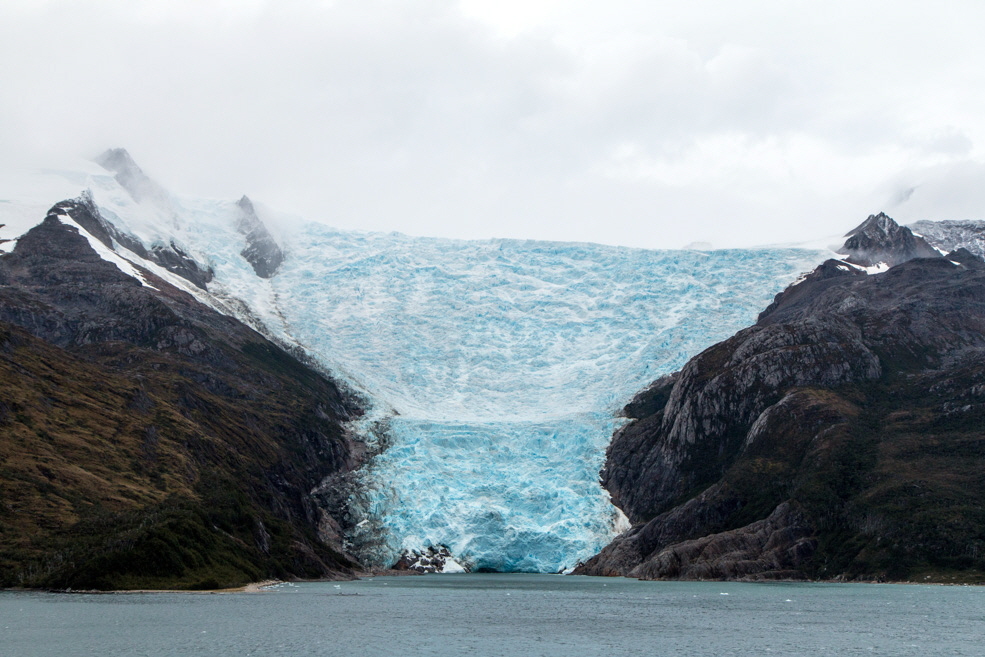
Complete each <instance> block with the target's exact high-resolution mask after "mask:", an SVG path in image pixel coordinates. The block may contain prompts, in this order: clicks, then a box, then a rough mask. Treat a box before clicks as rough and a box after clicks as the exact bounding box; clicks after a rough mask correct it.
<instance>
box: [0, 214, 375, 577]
mask: <svg viewBox="0 0 985 657" xmlns="http://www.w3.org/2000/svg"><path fill="white" fill-rule="evenodd" d="M87 214H88V216H87ZM59 216H72V217H73V218H74V219H75V220H76V221H77V222H78V223H79V224H81V225H83V226H87V227H90V226H91V227H92V231H93V234H94V235H95V236H96V237H97V238H98V239H102V240H104V243H105V238H107V237H108V236H106V235H100V234H99V222H98V217H96V216H93V213H92V211H91V209H87V207H86V203H85V200H84V199H82V200H78V201H73V202H64V203H59V204H57V205H56V206H55V207H53V208H52V210H51V212H49V215H48V217H47V218H46V219H45V221H44V222H43V223H42V224H40V225H38V226H37V227H35V228H33V229H32V230H31V231H29V232H28V233H27V234H25V235H24V236H23V237H21V239H20V240H19V241H18V243H17V246H16V248H15V249H14V251H13V252H12V253H11V254H9V255H4V256H0V586H12V585H16V586H50V587H57V588H67V587H71V588H76V589H77V588H176V587H177V588H181V587H192V588H196V587H197V588H214V587H217V586H225V585H233V584H242V583H245V582H247V581H250V580H257V579H262V578H266V577H280V578H290V577H351V576H352V573H353V569H354V568H356V567H357V566H358V564H356V563H355V562H354V560H353V559H352V558H351V557H349V556H348V555H347V554H345V552H344V550H343V547H342V545H341V539H340V537H339V520H338V519H339V518H341V517H342V516H343V514H344V509H341V508H334V509H332V508H330V509H325V508H321V507H320V506H319V505H318V504H316V503H315V502H314V501H313V499H312V497H311V491H312V490H313V489H315V488H316V487H317V486H319V485H324V482H325V481H326V478H328V479H329V480H331V478H332V477H333V476H334V477H339V478H342V477H344V475H345V473H346V472H348V471H349V470H350V469H352V468H353V467H355V466H356V465H357V464H358V463H359V461H360V458H361V451H360V450H361V446H360V444H358V443H356V442H354V441H353V440H352V439H351V438H350V436H349V435H348V434H347V432H346V430H345V429H344V426H343V425H344V423H345V422H346V421H348V420H350V419H352V418H353V417H355V416H357V415H358V414H359V413H360V409H359V408H358V406H357V405H356V404H355V403H354V401H353V400H352V399H351V398H350V397H349V396H348V395H347V394H346V393H345V392H344V391H343V390H341V389H340V388H339V387H338V386H337V385H336V384H335V383H334V382H333V381H331V380H329V379H327V378H326V377H325V376H323V375H322V374H321V373H319V372H318V371H316V370H314V369H312V368H311V367H310V366H309V365H307V364H305V363H303V362H301V361H299V360H298V359H297V358H296V357H294V356H292V355H291V354H288V353H286V352H285V351H283V350H282V349H280V348H279V347H278V346H277V345H275V344H273V343H271V342H269V341H268V340H266V339H265V338H264V337H262V336H261V335H259V334H257V333H256V332H255V331H253V330H252V329H250V328H248V327H246V326H245V325H243V324H242V323H240V322H238V321H236V320H234V319H232V318H229V317H226V316H223V315H220V314H218V313H216V312H214V311H213V310H211V309H210V308H207V307H206V306H203V305H202V304H200V303H198V302H197V301H195V300H194V299H193V298H192V297H191V296H189V295H188V294H186V293H184V292H182V291H180V290H178V289H176V288H174V287H172V286H170V285H169V284H168V283H166V282H165V281H163V280H161V279H159V278H157V277H155V276H153V275H152V274H151V273H149V272H147V271H142V272H141V274H142V275H143V277H144V279H145V280H146V282H147V285H143V284H142V283H141V282H140V281H139V280H137V279H136V278H134V277H132V276H130V275H128V274H125V273H123V271H121V270H120V269H119V268H118V267H117V266H116V265H114V264H112V263H110V262H107V261H106V260H103V259H102V258H100V257H99V255H98V254H97V253H96V252H95V251H94V250H93V249H92V248H91V247H90V245H89V242H88V241H87V240H86V238H85V237H83V236H82V235H81V234H80V233H79V231H78V230H77V229H76V228H74V227H72V226H69V225H66V223H64V222H63V221H61V220H60V219H59ZM87 222H88V224H87ZM336 497H337V498H339V499H343V498H344V496H342V495H338V496H336Z"/></svg>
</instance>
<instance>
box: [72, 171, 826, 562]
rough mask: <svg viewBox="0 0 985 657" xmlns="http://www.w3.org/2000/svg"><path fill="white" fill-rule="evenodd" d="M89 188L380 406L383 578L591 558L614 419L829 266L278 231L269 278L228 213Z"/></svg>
mask: <svg viewBox="0 0 985 657" xmlns="http://www.w3.org/2000/svg"><path fill="white" fill-rule="evenodd" d="M85 183H86V185H87V186H88V187H89V188H90V189H91V190H92V193H93V196H94V198H95V200H96V202H97V204H98V205H99V206H100V209H101V211H102V212H103V214H104V216H105V217H106V218H107V219H108V220H110V221H112V222H113V223H115V224H116V225H117V226H118V227H120V228H121V229H124V230H126V231H127V232H130V233H132V234H133V235H135V236H138V237H139V238H140V239H141V240H142V241H143V242H144V244H145V246H147V247H151V246H153V245H155V244H163V243H168V242H171V241H174V242H175V243H176V244H177V245H178V246H180V247H181V249H182V250H183V251H184V252H186V253H189V254H190V255H192V256H193V257H195V258H196V259H198V260H199V261H200V262H202V263H204V264H207V265H209V266H211V267H212V268H213V269H214V271H215V279H214V280H213V281H212V282H210V283H209V290H210V292H211V293H212V294H211V295H210V296H208V297H203V296H201V291H200V290H197V289H195V288H194V287H193V286H190V285H184V287H185V289H187V290H188V291H189V292H190V293H192V294H196V295H199V296H200V298H202V299H203V300H204V301H206V302H208V303H211V304H213V305H215V306H216V307H218V308H220V309H221V310H223V311H225V312H229V313H232V314H237V315H239V316H240V317H242V318H244V319H248V320H251V321H254V322H257V321H259V322H262V324H263V325H264V327H265V330H267V331H268V332H269V333H272V334H273V335H274V336H275V337H278V338H280V339H281V340H283V341H285V342H289V343H294V344H299V345H302V346H303V347H304V348H305V349H306V350H308V351H309V353H311V354H312V355H313V356H314V357H316V358H317V359H319V360H320V361H321V362H322V363H323V364H324V365H325V366H326V367H328V368H329V369H331V370H332V371H333V372H334V373H335V374H336V375H337V376H339V377H340V378H342V379H344V380H346V381H347V382H348V383H349V384H350V385H352V386H353V387H354V388H356V389H358V390H361V391H363V392H365V393H366V395H367V397H368V398H369V399H370V400H371V402H372V404H373V407H372V409H371V412H370V413H369V415H368V416H367V418H366V419H365V420H364V421H363V422H362V423H361V424H359V425H357V426H356V427H355V429H356V430H357V431H362V432H364V433H365V435H366V436H367V438H368V439H379V440H380V441H382V442H383V443H384V444H386V445H387V446H388V448H387V449H386V450H385V451H383V452H382V453H380V454H379V455H378V456H376V457H374V458H373V459H372V460H371V461H370V462H369V463H368V464H367V466H366V467H365V468H364V469H363V470H362V471H361V473H360V477H361V483H362V486H361V487H360V488H359V490H358V491H357V492H356V493H355V494H354V496H353V498H352V500H351V501H350V503H351V511H352V512H353V514H354V515H355V519H356V520H357V521H358V524H357V525H356V527H355V529H353V530H352V532H351V533H350V535H349V537H348V538H349V540H350V542H351V546H352V549H353V550H354V551H355V552H356V553H357V554H358V555H359V556H360V557H361V558H362V559H363V560H364V561H365V562H366V563H367V564H370V565H380V566H387V565H390V564H392V563H393V562H394V561H396V559H397V558H398V557H399V555H400V554H401V552H402V551H404V550H408V549H410V550H413V549H416V550H422V551H423V550H424V549H426V548H427V547H429V546H436V545H446V546H448V547H449V548H450V549H451V551H452V553H453V554H454V555H455V557H456V558H457V559H458V560H460V561H462V562H463V563H466V564H468V565H470V566H471V567H473V568H489V569H495V570H524V571H539V572H557V571H560V570H565V569H567V568H570V567H571V566H573V565H575V564H576V563H577V562H578V561H579V560H582V559H584V558H586V557H588V556H591V555H592V554H593V553H595V552H597V551H598V550H599V549H600V548H601V547H602V546H604V545H605V544H606V543H607V542H608V541H609V540H611V538H612V537H613V534H614V532H615V528H616V527H617V525H618V521H619V520H620V518H619V513H618V511H617V510H616V509H615V508H614V507H613V506H612V505H611V504H610V502H609V499H608V495H607V494H606V492H605V491H604V490H603V489H602V488H601V487H600V485H599V481H598V472H599V469H600V468H601V466H602V463H603V461H604V455H605V448H606V446H607V444H608V442H609V440H610V439H611V436H612V433H613V431H614V430H615V429H617V428H618V426H619V425H620V423H621V422H622V420H620V419H619V418H618V417H617V416H616V414H617V412H618V410H619V408H620V407H621V406H622V405H623V404H625V403H626V401H628V400H629V398H631V397H632V395H633V394H634V393H635V392H636V391H638V390H639V389H641V388H642V387H644V386H645V385H647V384H648V383H649V382H651V381H652V380H654V379H655V378H657V377H658V376H660V375H661V374H664V373H667V372H671V371H673V370H675V369H678V368H679V367H680V366H682V365H683V364H684V363H685V362H686V360H687V359H688V358H690V357H691V356H693V355H694V354H696V353H697V352H699V351H700V350H701V349H703V348H705V347H707V346H709V345H710V344H712V343H714V342H716V341H718V340H721V339H723V338H725V337H727V336H729V335H731V334H732V333H734V332H735V331H736V330H738V329H740V328H742V327H744V326H747V325H748V324H750V323H751V322H752V321H754V319H755V316H756V314H757V313H758V312H759V311H760V310H762V309H763V308H764V307H765V306H766V305H767V304H768V303H769V301H770V300H771V299H772V296H773V295H774V294H775V293H776V292H778V291H779V290H781V289H782V288H783V287H784V286H785V285H786V284H788V283H789V282H791V281H793V280H794V279H795V278H796V277H797V275H798V274H799V273H800V272H802V271H804V270H808V269H811V268H812V267H813V266H814V265H815V264H817V263H818V262H820V261H821V260H823V259H824V258H825V257H826V256H827V254H826V253H824V252H821V251H810V250H798V249H760V250H736V251H710V252H707V253H702V252H698V251H647V250H641V249H630V248H618V247H606V246H599V245H591V244H566V243H546V242H524V241H511V240H490V241H481V242H465V241H452V240H440V239H425V238H412V237H407V236H404V235H399V234H387V235H384V234H364V233H354V232H343V231H337V230H333V229H331V228H327V227H325V226H324V225H321V224H316V223H309V224H298V225H296V226H295V227H294V228H293V229H292V230H291V231H290V232H286V233H282V234H281V235H279V236H278V237H279V238H280V240H281V242H282V244H281V245H282V246H283V247H284V249H285V251H286V253H287V258H286V260H285V261H284V263H283V264H282V265H281V267H280V269H279V270H278V272H277V274H276V275H275V276H273V278H271V279H261V278H258V277H257V276H256V275H255V273H254V271H253V268H252V267H251V266H250V264H249V263H247V262H246V261H245V260H244V259H243V257H242V256H241V255H240V253H241V251H242V250H243V248H244V238H243V236H242V235H241V234H240V233H238V231H237V230H236V229H235V221H236V217H237V216H238V215H237V213H236V209H235V204H234V203H232V202H224V201H209V200H198V199H185V198H178V197H169V198H167V199H165V201H167V202H166V203H164V202H161V203H158V204H157V205H154V204H152V203H148V202H145V203H143V204H138V203H136V202H135V201H134V200H133V199H132V198H131V197H129V196H128V194H127V193H126V191H125V190H123V189H121V188H120V187H119V185H118V184H117V183H116V181H115V180H114V179H113V178H112V176H110V175H108V174H100V173H98V172H90V173H89V174H88V175H87V177H86V178H85ZM148 266H149V267H150V268H152V269H153V266H151V265H148ZM157 273H159V274H161V275H162V276H164V277H166V278H167V276H166V273H162V272H160V271H158V272H157ZM168 280H172V282H176V283H177V284H179V285H183V282H182V281H181V280H178V281H174V277H171V278H168Z"/></svg>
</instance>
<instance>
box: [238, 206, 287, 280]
mask: <svg viewBox="0 0 985 657" xmlns="http://www.w3.org/2000/svg"><path fill="white" fill-rule="evenodd" d="M236 206H237V207H238V208H239V210H240V212H241V215H240V218H239V220H238V221H237V223H236V228H237V230H239V232H241V233H242V234H243V235H244V236H245V237H246V248H245V249H243V251H242V253H240V255H241V256H243V257H244V258H246V261H247V262H249V263H250V266H252V267H253V271H255V272H256V275H257V276H259V277H260V278H270V277H271V276H273V275H274V274H275V273H276V272H277V268H278V267H280V263H282V262H284V252H283V251H282V250H281V248H280V247H279V246H278V245H277V242H276V241H274V238H273V236H272V235H271V234H270V231H269V230H267V227H266V226H265V225H264V223H263V222H262V221H261V220H260V217H258V216H257V212H256V208H254V207H253V202H252V201H250V199H248V198H247V197H246V196H244V197H243V198H241V199H239V201H238V202H237V203H236Z"/></svg>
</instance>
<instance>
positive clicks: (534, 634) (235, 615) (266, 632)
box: [0, 574, 985, 657]
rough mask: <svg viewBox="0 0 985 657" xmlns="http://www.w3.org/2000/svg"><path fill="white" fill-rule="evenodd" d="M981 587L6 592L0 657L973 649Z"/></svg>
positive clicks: (433, 583) (565, 580) (639, 585)
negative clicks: (242, 592)
mask: <svg viewBox="0 0 985 657" xmlns="http://www.w3.org/2000/svg"><path fill="white" fill-rule="evenodd" d="M983 626H985V588H982V587H941V586H913V585H883V584H786V583H757V584H749V583H735V582H724V583H722V582H639V581H635V580H626V579H618V578H593V577H564V576H558V575H522V574H513V575H504V574H492V575H437V576H434V575H432V576H425V577H402V578H377V579H371V580H364V581H356V582H342V583H336V584H333V583H330V582H325V583H303V584H295V585H290V584H281V585H278V586H276V587H274V588H273V589H270V590H268V591H266V592H262V593H258V594H225V595H222V594H220V595H207V594H203V595H196V594H103V595H87V594H82V595H78V594H72V595H65V594H45V593H2V592H0V630H2V640H0V657H55V656H57V657H62V656H64V655H100V656H102V657H123V656H127V657H129V656H132V655H142V656H146V657H184V656H193V655H194V656H196V657H210V656H230V657H231V656H234V655H235V656H237V657H238V656H243V655H264V656H272V655H285V656H287V655H290V656H291V657H307V656H316V655H317V656H331V657H350V656H351V657H375V656H395V655H400V656H401V657H404V656H406V657H413V656H416V655H432V656H438V657H443V656H446V655H447V656H448V657H452V656H454V657H459V656H461V655H474V656H476V657H486V656H489V657H492V656H501V655H503V656H505V655H509V656H511V657H513V656H516V655H524V656H525V657H555V656H557V657H579V656H582V655H583V656H585V657H598V656H599V655H604V656H606V657H620V656H622V655H641V654H645V655H653V656H654V657H663V656H670V655H688V656H689V657H702V656H709V657H711V656H715V657H722V656H725V655H736V656H743V657H745V656H747V655H780V656H795V655H796V656H800V655H812V656H813V655H891V656H893V657H902V656H910V655H912V656H917V655H919V656H921V657H927V656H930V655H950V656H961V655H969V656H970V655H976V656H977V655H981V654H982V627H983Z"/></svg>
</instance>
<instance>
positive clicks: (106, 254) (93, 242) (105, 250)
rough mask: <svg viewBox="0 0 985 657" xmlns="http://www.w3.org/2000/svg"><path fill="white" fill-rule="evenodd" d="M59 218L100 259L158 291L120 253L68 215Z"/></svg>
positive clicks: (61, 215) (58, 216)
mask: <svg viewBox="0 0 985 657" xmlns="http://www.w3.org/2000/svg"><path fill="white" fill-rule="evenodd" d="M57 218H58V221H60V222H62V223H63V224H65V225H66V226H72V227H73V228H75V229H76V230H78V231H79V234H80V235H82V236H83V237H84V238H86V240H87V241H88V242H89V246H91V247H92V250H93V251H95V252H96V253H97V254H99V257H100V258H102V259H103V260H105V261H106V262H111V263H113V264H114V265H116V267H117V268H118V269H119V270H120V271H121V272H123V273H124V274H126V275H127V276H130V277H132V278H136V279H137V280H138V281H140V284H141V285H143V286H144V287H149V288H150V289H152V290H157V288H156V287H154V286H153V285H151V284H150V283H149V282H147V279H146V278H144V274H143V273H142V272H141V271H140V270H139V269H137V268H136V267H135V266H134V265H133V263H132V262H130V261H129V260H126V259H125V258H122V257H121V256H120V255H119V254H118V253H116V252H115V251H113V250H112V249H110V248H109V247H107V246H106V245H105V244H103V243H102V242H100V241H99V240H98V239H96V238H95V237H93V236H92V235H90V234H89V231H87V230H86V229H85V228H83V227H82V226H80V225H79V224H78V223H77V222H76V221H75V220H74V219H72V218H71V217H70V216H68V215H67V214H60V215H57Z"/></svg>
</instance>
